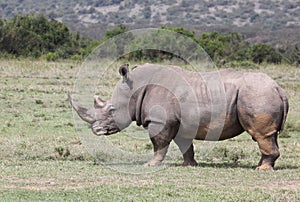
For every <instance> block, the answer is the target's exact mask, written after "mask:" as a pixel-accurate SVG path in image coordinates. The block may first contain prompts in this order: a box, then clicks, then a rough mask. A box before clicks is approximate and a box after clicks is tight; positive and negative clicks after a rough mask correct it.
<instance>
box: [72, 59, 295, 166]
mask: <svg viewBox="0 0 300 202" xmlns="http://www.w3.org/2000/svg"><path fill="white" fill-rule="evenodd" d="M119 74H120V75H121V79H120V80H119V82H118V83H117V85H116V86H115V88H114V91H113V94H112V97H111V98H110V99H108V100H103V99H101V98H100V97H99V96H94V107H92V108H90V109H87V108H85V107H80V106H79V105H78V104H77V102H76V101H74V100H73V98H72V97H71V95H70V94H68V99H69V101H70V104H71V105H72V107H73V109H74V110H75V111H76V112H77V113H78V115H79V117H80V118H81V119H82V120H84V121H85V122H87V123H89V124H91V129H92V131H93V133H94V134H95V135H98V136H101V135H111V134H114V133H118V132H120V131H122V130H123V129H125V128H126V127H128V126H129V125H130V124H131V122H136V124H137V125H138V126H142V127H144V128H145V129H146V130H148V132H149V136H150V140H151V142H152V144H153V150H154V156H153V158H152V159H151V160H150V161H149V162H147V163H146V164H145V165H146V166H158V165H160V164H161V163H162V161H163V160H164V158H165V156H166V153H167V151H168V147H169V145H170V143H171V141H172V140H173V141H174V142H175V143H176V144H177V145H178V147H179V149H180V151H181V153H182V155H183V165H184V166H196V165H197V162H196V160H195V158H194V146H193V140H194V139H196V140H205V141H221V140H226V139H229V138H233V137H235V136H237V135H239V134H241V133H243V132H244V131H246V132H247V133H248V134H250V135H251V136H252V139H253V140H254V141H256V142H257V143H258V146H259V149H260V152H261V159H260V161H259V163H258V166H257V168H256V169H257V170H273V168H274V164H275V161H276V159H277V158H278V157H279V155H280V153H279V149H278V148H279V147H278V142H277V137H278V134H279V133H280V132H281V131H282V130H283V128H284V124H285V121H286V117H287V114H288V109H289V103H288V97H287V94H286V93H285V91H284V90H283V89H282V88H281V87H280V86H279V85H278V84H277V83H276V82H275V81H274V80H273V79H271V78H270V77H269V76H268V75H266V74H264V73H255V72H243V71H236V70H232V69H222V70H218V71H212V72H203V73H200V72H195V71H189V70H185V69H183V68H181V67H178V66H171V65H170V66H168V65H165V66H163V65H156V64H148V63H146V64H143V65H139V66H136V67H135V68H134V69H133V70H131V71H129V65H128V64H125V65H122V66H121V67H120V68H119Z"/></svg>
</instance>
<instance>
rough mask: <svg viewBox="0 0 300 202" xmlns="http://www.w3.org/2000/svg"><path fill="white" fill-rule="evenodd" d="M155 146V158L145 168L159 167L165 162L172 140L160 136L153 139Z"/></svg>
mask: <svg viewBox="0 0 300 202" xmlns="http://www.w3.org/2000/svg"><path fill="white" fill-rule="evenodd" d="M151 142H152V144H153V150H154V157H153V158H152V159H151V160H150V161H149V162H147V163H146V164H145V166H159V165H161V163H162V161H163V160H164V158H165V156H166V154H167V152H168V148H169V145H170V142H171V140H167V139H165V137H164V135H162V134H159V135H156V136H155V137H152V138H151Z"/></svg>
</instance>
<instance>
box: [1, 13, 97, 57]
mask: <svg viewBox="0 0 300 202" xmlns="http://www.w3.org/2000/svg"><path fill="white" fill-rule="evenodd" d="M95 45H97V42H95V41H92V40H91V39H89V38H86V37H82V36H81V35H80V33H79V32H76V33H72V32H71V31H70V30H69V28H68V27H67V26H66V25H64V24H63V23H60V22H58V21H56V20H49V19H47V18H46V17H45V16H44V15H42V14H40V15H34V14H30V15H16V16H15V17H14V18H13V19H12V20H10V21H7V20H1V19H0V50H1V52H0V54H1V56H13V57H33V58H38V57H41V56H43V57H45V58H46V59H47V60H56V59H57V58H74V59H76V58H77V59H80V58H82V57H83V56H86V55H87V54H88V53H89V52H90V51H91V50H92V48H93V47H95Z"/></svg>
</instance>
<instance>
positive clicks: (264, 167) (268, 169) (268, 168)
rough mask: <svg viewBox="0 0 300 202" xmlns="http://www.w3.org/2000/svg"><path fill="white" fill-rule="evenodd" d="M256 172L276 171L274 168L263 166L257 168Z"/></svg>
mask: <svg viewBox="0 0 300 202" xmlns="http://www.w3.org/2000/svg"><path fill="white" fill-rule="evenodd" d="M255 170H262V171H274V169H273V167H272V166H270V165H261V166H258V167H256V169H255Z"/></svg>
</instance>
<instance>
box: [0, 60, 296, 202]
mask: <svg viewBox="0 0 300 202" xmlns="http://www.w3.org/2000/svg"><path fill="white" fill-rule="evenodd" d="M78 71H79V65H76V64H74V63H71V62H57V63H51V62H44V61H28V60H21V61H16V60H12V61H0V108H1V113H0V122H1V124H0V199H1V200H0V201H163V200H165V201H299V200H300V174H299V173H300V161H299V159H300V141H299V140H300V132H299V130H298V129H299V123H300V122H299V121H300V107H299V106H300V105H299V103H300V95H299V84H300V79H299V78H300V74H299V71H300V70H299V69H297V68H293V67H289V66H284V65H281V66H265V67H264V66H261V67H260V69H259V70H258V69H255V70H251V71H262V72H266V73H268V74H269V75H270V76H272V77H273V78H275V79H276V80H277V81H278V82H279V83H280V84H281V85H282V86H283V87H284V88H285V89H286V90H287V92H288V94H289V96H290V100H291V106H290V113H289V116H288V123H289V124H290V125H291V126H289V128H290V129H289V130H288V136H289V137H287V138H279V145H280V151H281V154H282V155H281V156H280V158H279V159H278V161H277V162H276V166H275V172H258V171H255V170H254V168H255V167H256V165H257V163H258V161H259V158H260V153H259V150H258V146H257V144H256V143H255V142H253V141H252V140H251V138H250V136H249V135H248V134H246V133H244V134H242V135H241V136H238V137H236V138H233V139H231V140H226V141H222V142H218V143H206V144H203V142H201V141H195V150H196V160H197V161H198V162H199V166H197V167H195V168H191V167H181V166H179V165H180V163H181V162H182V159H181V158H182V157H181V155H180V154H179V152H178V149H177V148H176V147H175V146H174V145H173V146H172V147H171V148H170V151H169V152H168V155H169V157H168V158H167V159H166V162H165V165H164V166H163V167H162V168H161V169H156V172H153V171H155V169H154V170H151V169H148V170H147V169H145V168H144V167H143V166H142V163H140V164H138V165H131V161H130V159H128V161H127V159H126V158H125V159H123V162H121V163H120V164H117V165H115V164H114V165H113V164H109V163H106V164H103V162H101V161H99V159H98V160H95V159H94V157H93V156H91V155H90V154H89V152H88V151H87V149H86V146H89V145H86V144H87V143H91V142H89V141H85V139H83V138H84V137H82V136H80V135H79V133H77V132H78V131H76V129H75V127H74V124H76V121H75V123H74V119H73V115H72V112H71V107H70V106H69V104H68V102H67V96H66V93H67V92H68V91H72V90H73V84H74V82H75V78H76V74H77V72H78ZM91 102H92V98H91ZM83 131H84V133H87V137H91V141H92V142H93V141H97V142H98V143H99V142H102V141H104V140H105V139H103V138H102V137H96V136H94V135H92V133H91V132H90V129H88V127H85V128H84V129H83ZM129 134H130V135H129ZM137 137H140V138H137ZM87 139H88V138H87ZM106 140H107V141H108V142H111V143H113V145H115V146H116V147H117V148H121V149H123V150H124V151H127V152H131V153H134V154H145V153H146V154H148V153H150V154H151V155H152V151H151V150H152V147H151V144H149V143H150V141H149V139H148V138H147V133H146V131H143V130H140V129H136V128H135V127H131V128H128V129H127V130H126V132H124V133H120V134H116V135H113V136H110V137H109V138H107V139H106ZM97 145H101V144H96V146H97ZM211 147H213V149H212V150H211V151H210V148H211ZM113 155H115V153H114V154H113ZM126 162H128V163H127V164H126ZM118 168H120V169H119V171H120V170H122V169H127V171H128V170H129V171H130V170H135V171H140V173H142V174H129V173H128V172H127V173H122V172H118ZM121 168H122V169H121ZM116 169H117V170H116Z"/></svg>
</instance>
